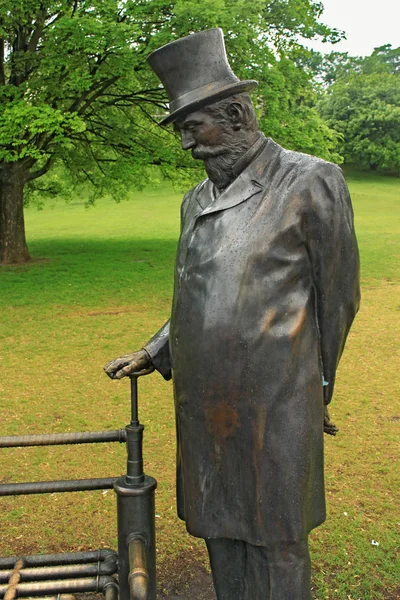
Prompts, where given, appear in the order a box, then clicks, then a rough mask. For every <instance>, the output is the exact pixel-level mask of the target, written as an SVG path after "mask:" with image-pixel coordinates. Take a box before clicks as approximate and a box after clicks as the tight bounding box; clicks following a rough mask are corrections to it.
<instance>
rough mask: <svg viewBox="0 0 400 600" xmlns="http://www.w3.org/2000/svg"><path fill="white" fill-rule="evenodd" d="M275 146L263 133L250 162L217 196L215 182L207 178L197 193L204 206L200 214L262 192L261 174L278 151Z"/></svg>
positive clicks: (225, 207) (201, 205) (230, 205)
mask: <svg viewBox="0 0 400 600" xmlns="http://www.w3.org/2000/svg"><path fill="white" fill-rule="evenodd" d="M257 144H258V142H257ZM275 146H276V144H275V143H274V142H273V141H272V140H271V139H268V138H266V137H265V136H264V135H263V136H262V138H261V139H260V140H259V147H258V148H257V149H256V150H257V151H256V152H255V153H254V154H255V156H254V157H253V159H252V160H251V162H250V164H249V165H248V166H247V167H246V168H245V169H243V171H242V172H241V173H240V174H239V175H238V177H236V179H234V181H232V183H231V184H230V185H229V186H228V187H227V188H226V189H225V190H224V191H223V192H222V193H221V194H220V195H219V196H218V197H217V198H216V197H215V194H214V184H213V183H212V182H211V181H210V180H209V179H206V181H205V182H204V184H203V185H202V186H200V188H199V190H198V193H197V202H198V203H199V204H200V207H201V208H202V212H201V213H200V214H199V215H198V216H203V215H209V214H211V213H213V212H217V211H221V210H226V209H227V208H232V207H233V206H237V205H238V204H241V203H242V202H244V201H245V200H248V199H249V198H251V197H252V196H254V195H255V194H258V193H260V192H261V191H262V190H263V189H264V185H263V183H262V177H261V174H262V173H263V172H264V171H265V165H266V162H267V161H269V160H270V158H271V156H272V154H273V153H274V152H275V151H276V150H275Z"/></svg>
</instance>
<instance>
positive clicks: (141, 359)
mask: <svg viewBox="0 0 400 600" xmlns="http://www.w3.org/2000/svg"><path fill="white" fill-rule="evenodd" d="M152 366H153V365H152V362H151V358H150V356H149V355H148V353H147V352H146V350H144V349H142V350H138V351H137V352H133V353H132V354H124V355H123V356H120V357H119V358H114V360H110V362H108V363H107V364H106V365H104V370H105V372H106V373H107V375H108V376H109V377H110V378H111V379H122V378H123V377H128V376H129V375H131V374H132V373H135V372H136V371H143V370H144V369H149V368H151V367H152Z"/></svg>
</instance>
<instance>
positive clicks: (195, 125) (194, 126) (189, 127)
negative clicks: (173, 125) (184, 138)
mask: <svg viewBox="0 0 400 600" xmlns="http://www.w3.org/2000/svg"><path fill="white" fill-rule="evenodd" d="M201 124H202V123H201V122H200V121H189V122H188V123H185V125H184V129H185V130H186V131H193V130H194V129H197V128H198V127H200V125H201Z"/></svg>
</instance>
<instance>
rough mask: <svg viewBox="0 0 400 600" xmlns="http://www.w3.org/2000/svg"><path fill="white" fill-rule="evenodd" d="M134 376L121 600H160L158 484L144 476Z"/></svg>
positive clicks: (119, 490)
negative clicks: (158, 596) (156, 498)
mask: <svg viewBox="0 0 400 600" xmlns="http://www.w3.org/2000/svg"><path fill="white" fill-rule="evenodd" d="M147 373H148V371H141V372H139V373H134V374H133V375H132V376H131V415H132V417H131V423H130V424H129V425H127V427H126V435H127V454H128V456H127V473H126V475H125V476H123V477H120V478H119V479H118V480H117V481H116V482H115V484H114V490H115V492H116V494H117V521H118V565H119V569H118V570H119V577H118V579H119V586H120V600H156V593H157V589H156V548H155V503H154V492H155V489H156V487H157V482H156V480H155V479H153V477H149V476H147V475H145V474H144V473H143V459H142V440H143V429H144V427H143V425H140V423H139V420H138V408H137V378H138V377H139V376H140V375H145V374H147Z"/></svg>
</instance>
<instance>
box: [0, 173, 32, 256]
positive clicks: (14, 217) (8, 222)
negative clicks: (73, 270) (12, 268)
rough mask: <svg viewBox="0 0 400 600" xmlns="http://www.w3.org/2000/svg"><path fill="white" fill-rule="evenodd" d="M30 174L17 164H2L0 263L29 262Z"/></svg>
mask: <svg viewBox="0 0 400 600" xmlns="http://www.w3.org/2000/svg"><path fill="white" fill-rule="evenodd" d="M26 181H27V173H26V172H25V171H24V169H23V168H22V166H21V165H20V164H19V163H18V162H15V163H1V164H0V263H1V264H3V265H10V264H17V263H24V262H27V261H28V260H30V256H29V252H28V247H27V245H26V239H25V221H24V186H25V183H26Z"/></svg>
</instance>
